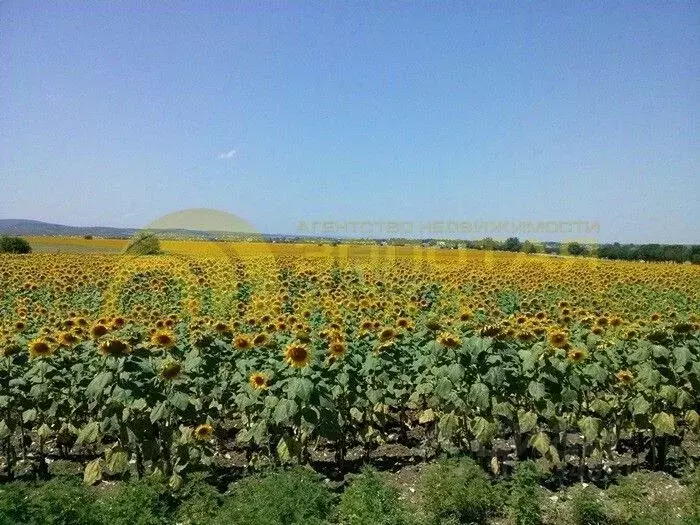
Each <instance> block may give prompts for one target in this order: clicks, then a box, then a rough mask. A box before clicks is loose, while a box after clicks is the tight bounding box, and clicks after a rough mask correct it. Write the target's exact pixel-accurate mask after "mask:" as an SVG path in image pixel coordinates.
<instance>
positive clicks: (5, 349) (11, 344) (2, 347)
mask: <svg viewBox="0 0 700 525" xmlns="http://www.w3.org/2000/svg"><path fill="white" fill-rule="evenodd" d="M20 353H22V346H21V345H20V344H19V343H17V342H15V341H8V342H6V343H5V342H2V341H0V357H11V356H13V355H17V354H20Z"/></svg>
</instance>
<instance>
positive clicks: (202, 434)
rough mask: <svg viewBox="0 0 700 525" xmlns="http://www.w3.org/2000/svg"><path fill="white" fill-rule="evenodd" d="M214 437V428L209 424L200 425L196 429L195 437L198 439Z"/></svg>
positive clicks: (206, 439) (203, 439)
mask: <svg viewBox="0 0 700 525" xmlns="http://www.w3.org/2000/svg"><path fill="white" fill-rule="evenodd" d="M212 437H214V429H213V428H212V426H211V425H209V424H206V423H205V424H204V425H199V426H198V427H197V428H195V429H194V438H195V439H196V440H198V441H209V440H210V439H211V438H212Z"/></svg>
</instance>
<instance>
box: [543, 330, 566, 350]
mask: <svg viewBox="0 0 700 525" xmlns="http://www.w3.org/2000/svg"><path fill="white" fill-rule="evenodd" d="M547 341H548V342H549V344H550V345H552V346H553V347H554V348H565V347H566V346H567V345H568V344H569V336H568V335H566V332H564V331H563V330H558V329H554V330H550V331H549V332H547Z"/></svg>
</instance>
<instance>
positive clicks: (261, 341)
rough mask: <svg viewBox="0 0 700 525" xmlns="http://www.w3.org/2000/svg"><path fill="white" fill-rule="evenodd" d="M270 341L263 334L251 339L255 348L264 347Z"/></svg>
mask: <svg viewBox="0 0 700 525" xmlns="http://www.w3.org/2000/svg"><path fill="white" fill-rule="evenodd" d="M269 340H270V339H269V338H268V337H267V334H265V333H259V334H257V335H256V336H255V337H253V345H255V346H265V345H266V344H267V343H268V341H269Z"/></svg>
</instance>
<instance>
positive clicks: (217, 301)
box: [0, 241, 700, 485]
mask: <svg viewBox="0 0 700 525" xmlns="http://www.w3.org/2000/svg"><path fill="white" fill-rule="evenodd" d="M164 248H165V250H166V251H167V252H168V253H167V254H166V255H159V256H143V257H132V256H126V255H119V254H105V253H80V254H71V253H64V254H47V253H36V254H31V255H0V385H1V386H0V469H1V470H2V471H3V472H4V474H6V475H7V476H10V477H11V476H13V474H16V473H17V472H18V471H19V470H20V469H27V468H30V469H33V470H35V471H37V472H38V473H39V474H41V473H46V471H47V468H48V464H49V463H50V462H51V461H53V460H56V459H60V458H72V459H78V460H80V461H81V462H82V464H83V466H84V478H85V481H86V482H87V483H89V484H93V483H96V482H98V481H100V480H101V479H106V478H113V477H129V476H134V477H141V476H144V475H146V474H148V473H149V472H154V471H158V472H162V473H163V474H165V475H166V476H168V477H169V478H170V480H171V483H172V484H174V485H177V484H179V483H181V482H182V480H183V477H184V476H186V474H187V473H188V472H190V471H192V470H200V469H213V468H218V467H221V466H222V465H225V464H226V462H227V461H228V460H229V459H230V458H231V456H232V454H233V455H236V454H238V456H239V457H240V458H242V461H243V462H245V463H246V464H248V465H261V464H284V463H297V462H298V463H302V464H303V463H306V462H309V461H312V460H314V458H316V459H318V458H319V457H321V456H323V457H326V456H327V457H329V458H331V460H332V461H333V462H335V464H337V465H338V467H339V468H342V466H343V464H344V463H345V462H346V461H348V458H349V457H355V456H357V455H360V456H364V457H370V456H372V455H373V454H375V453H376V452H377V451H381V450H382V447H386V446H387V445H388V444H400V445H404V446H406V447H412V448H413V449H414V450H418V451H420V454H422V455H423V456H424V457H433V456H435V455H437V454H443V453H447V454H449V453H455V452H462V453H469V454H471V455H473V457H474V458H477V460H478V461H481V462H482V464H483V465H484V466H485V467H487V468H489V469H490V470H491V471H493V473H494V474H498V473H499V472H501V471H502V469H503V468H504V465H505V464H507V462H508V461H509V459H511V458H515V459H525V458H537V459H538V460H539V461H540V462H542V463H544V464H546V465H548V466H549V468H550V469H551V471H552V472H553V473H557V472H560V473H563V472H571V471H574V472H576V473H581V475H582V476H583V475H584V473H585V472H586V471H587V470H588V469H592V468H597V467H596V466H602V467H603V468H618V467H619V465H620V464H621V458H628V463H629V465H631V467H632V468H634V467H635V465H639V464H642V463H644V464H646V465H651V467H652V468H664V466H665V464H666V462H667V461H669V458H671V457H673V458H674V461H678V460H681V461H694V460H697V458H696V457H695V458H694V457H693V455H692V453H691V451H689V448H688V447H686V446H685V445H684V444H685V443H687V442H692V441H695V442H697V436H698V433H699V432H700V415H699V412H700V396H699V394H698V393H699V392H700V267H698V266H696V265H693V266H691V265H678V264H661V263H659V264H642V263H627V262H613V261H601V260H595V259H583V258H572V257H549V256H541V255H525V254H513V253H503V252H476V251H469V250H439V249H424V248H414V247H376V246H359V245H357V246H347V245H340V246H315V245H282V244H280V245H275V244H263V243H239V244H233V243H205V242H194V241H191V242H190V241H181V242H180V241H170V242H165V243H164Z"/></svg>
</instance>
